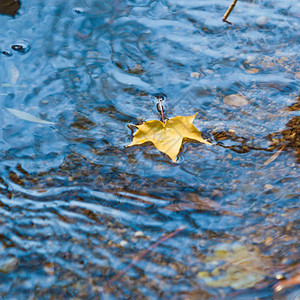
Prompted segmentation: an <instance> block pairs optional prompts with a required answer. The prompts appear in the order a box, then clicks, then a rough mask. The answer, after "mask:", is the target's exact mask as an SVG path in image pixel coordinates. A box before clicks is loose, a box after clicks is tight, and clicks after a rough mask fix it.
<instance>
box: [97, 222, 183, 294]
mask: <svg viewBox="0 0 300 300" xmlns="http://www.w3.org/2000/svg"><path fill="white" fill-rule="evenodd" d="M184 229H185V227H183V226H182V227H179V228H177V229H176V230H175V231H173V232H171V233H169V234H167V235H166V236H163V237H161V238H160V239H159V240H158V241H157V242H156V243H155V244H153V245H151V246H150V247H149V248H147V249H146V250H144V251H143V252H142V253H141V254H140V255H138V256H137V257H136V258H135V259H134V260H132V262H131V263H130V264H129V265H127V266H126V267H125V268H124V269H123V270H122V271H121V272H119V273H118V274H116V275H115V276H114V277H113V278H111V279H110V280H109V281H108V282H107V283H106V285H105V286H104V288H103V290H104V291H105V290H106V289H107V288H108V287H109V286H110V285H112V284H113V283H115V282H116V281H117V280H119V279H120V278H121V277H122V276H123V275H124V274H125V273H126V272H127V271H128V270H129V269H130V268H132V267H133V266H134V265H135V264H137V263H138V262H139V261H140V260H141V259H142V258H143V257H144V256H145V255H146V254H148V253H149V252H150V251H151V250H153V249H154V248H156V247H157V246H158V245H160V244H161V243H163V242H165V241H166V240H169V239H170V238H172V237H173V236H175V235H176V234H177V233H179V232H181V231H182V230H184Z"/></svg>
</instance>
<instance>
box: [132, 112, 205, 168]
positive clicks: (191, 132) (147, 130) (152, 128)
mask: <svg viewBox="0 0 300 300" xmlns="http://www.w3.org/2000/svg"><path fill="white" fill-rule="evenodd" d="M196 115H197V114H195V115H193V116H187V117H182V116H177V117H174V118H171V119H169V120H167V121H166V123H163V122H161V121H158V120H152V121H146V122H144V123H143V124H142V125H136V127H137V128H138V131H137V132H136V133H135V135H134V137H133V140H132V142H131V143H130V144H129V145H128V147H130V146H134V145H141V144H144V143H146V142H152V143H153V144H154V146H155V147H156V148H157V149H158V150H159V151H161V152H163V153H165V154H167V155H168V156H169V157H170V158H171V159H172V160H173V161H174V162H176V157H177V154H178V153H179V151H180V147H181V144H182V140H183V139H184V138H189V139H192V140H196V141H198V142H200V143H204V144H208V145H211V143H210V142H208V141H206V140H204V139H203V138H202V136H201V133H200V132H199V131H198V129H197V128H196V127H195V126H194V125H193V121H194V119H195V117H196Z"/></svg>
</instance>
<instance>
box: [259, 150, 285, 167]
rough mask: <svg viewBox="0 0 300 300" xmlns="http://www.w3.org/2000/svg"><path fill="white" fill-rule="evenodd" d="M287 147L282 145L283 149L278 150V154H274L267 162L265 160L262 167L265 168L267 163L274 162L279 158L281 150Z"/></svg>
mask: <svg viewBox="0 0 300 300" xmlns="http://www.w3.org/2000/svg"><path fill="white" fill-rule="evenodd" d="M286 146H287V145H284V146H283V147H281V148H280V149H279V150H278V152H276V153H275V154H274V155H272V156H271V157H270V158H269V159H268V160H266V161H265V162H264V165H265V166H266V165H268V164H269V163H271V162H272V161H273V160H275V159H276V158H277V157H278V156H279V154H280V153H281V152H282V151H283V149H284V148H285V147H286Z"/></svg>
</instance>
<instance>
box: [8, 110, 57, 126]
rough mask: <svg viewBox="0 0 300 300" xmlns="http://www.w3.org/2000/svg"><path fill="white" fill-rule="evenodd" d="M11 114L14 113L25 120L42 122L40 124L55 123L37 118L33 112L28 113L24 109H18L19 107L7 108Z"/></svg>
mask: <svg viewBox="0 0 300 300" xmlns="http://www.w3.org/2000/svg"><path fill="white" fill-rule="evenodd" d="M6 109H7V110H8V111H9V112H10V113H11V114H13V115H14V116H16V117H18V118H20V119H22V120H25V121H29V122H34V123H40V124H47V125H53V124H55V123H53V122H48V121H45V120H42V119H40V118H37V117H35V116H33V115H31V114H28V113H26V112H24V111H21V110H18V109H14V108H6Z"/></svg>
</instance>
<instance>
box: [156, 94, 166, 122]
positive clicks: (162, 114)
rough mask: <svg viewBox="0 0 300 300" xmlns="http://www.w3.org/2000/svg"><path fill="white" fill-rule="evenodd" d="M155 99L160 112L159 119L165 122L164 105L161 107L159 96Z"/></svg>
mask: <svg viewBox="0 0 300 300" xmlns="http://www.w3.org/2000/svg"><path fill="white" fill-rule="evenodd" d="M157 100H158V105H159V109H158V111H159V112H160V114H161V120H162V122H163V123H165V117H164V107H163V105H162V103H161V99H160V97H157Z"/></svg>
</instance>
